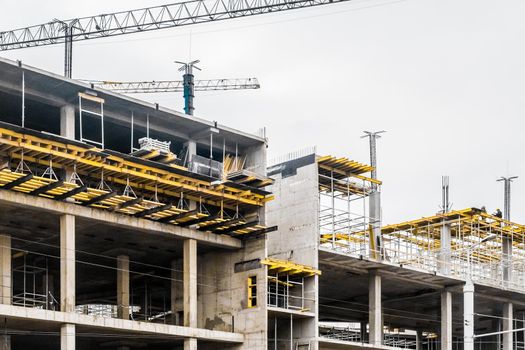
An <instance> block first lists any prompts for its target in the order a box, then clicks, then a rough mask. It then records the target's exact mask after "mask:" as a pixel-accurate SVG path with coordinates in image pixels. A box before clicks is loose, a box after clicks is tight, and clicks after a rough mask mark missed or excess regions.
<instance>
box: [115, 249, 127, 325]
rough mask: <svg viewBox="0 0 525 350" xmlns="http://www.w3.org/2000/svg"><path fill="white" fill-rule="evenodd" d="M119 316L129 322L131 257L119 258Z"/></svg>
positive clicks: (122, 256)
mask: <svg viewBox="0 0 525 350" xmlns="http://www.w3.org/2000/svg"><path fill="white" fill-rule="evenodd" d="M117 305H118V308H117V315H118V318H122V319H125V320H129V256H127V255H119V256H118V257H117Z"/></svg>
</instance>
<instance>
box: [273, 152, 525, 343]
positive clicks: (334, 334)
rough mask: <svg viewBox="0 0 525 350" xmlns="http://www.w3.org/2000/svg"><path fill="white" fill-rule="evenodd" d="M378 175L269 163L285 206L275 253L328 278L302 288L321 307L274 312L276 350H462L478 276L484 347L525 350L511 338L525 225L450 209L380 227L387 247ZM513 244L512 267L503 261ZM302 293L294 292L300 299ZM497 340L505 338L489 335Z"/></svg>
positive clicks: (363, 169) (292, 161) (305, 160)
mask: <svg viewBox="0 0 525 350" xmlns="http://www.w3.org/2000/svg"><path fill="white" fill-rule="evenodd" d="M370 170H371V168H370V167H369V166H367V165H365V164H360V163H357V162H354V161H350V160H348V159H346V158H335V157H326V156H319V155H317V154H316V152H315V149H309V150H304V151H302V152H296V153H293V154H289V155H286V156H283V157H280V158H279V159H276V160H274V161H272V162H271V164H270V167H269V169H268V174H269V175H270V176H271V177H273V178H274V179H275V183H274V184H273V185H272V186H271V187H269V189H270V190H271V191H272V192H273V193H274V194H275V196H276V200H275V201H273V202H271V203H269V204H268V213H267V219H268V224H270V225H273V224H275V225H277V224H278V226H279V230H278V232H277V233H275V234H272V235H269V236H268V256H269V257H270V258H272V257H275V258H279V259H285V260H288V261H290V263H299V264H307V265H309V266H311V267H312V268H313V269H319V270H320V273H321V274H320V275H319V276H312V277H309V278H308V279H309V280H308V279H307V280H306V281H305V284H304V286H305V288H304V293H302V297H303V298H304V299H305V300H307V301H308V302H309V303H310V305H312V306H310V307H307V308H302V309H301V308H297V307H295V306H294V305H291V304H290V303H288V304H287V303H281V305H278V307H272V308H269V310H270V313H269V316H270V317H269V325H268V334H269V339H268V342H269V349H400V348H402V349H425V350H430V349H442V350H448V349H454V350H455V349H464V327H463V326H464V325H463V286H464V285H465V281H466V280H467V279H468V278H471V279H472V280H473V281H474V293H473V298H474V305H475V308H474V309H473V311H472V313H471V315H470V316H469V317H472V320H473V322H471V323H470V324H471V325H472V330H473V335H475V339H474V343H473V345H474V346H475V347H474V348H475V349H500V348H502V349H520V348H522V347H523V340H524V337H523V332H518V333H511V332H509V331H510V330H512V329H513V328H512V327H514V328H523V324H524V322H523V317H524V315H523V312H522V311H521V310H522V308H523V306H525V304H523V293H524V292H525V288H524V287H523V286H524V285H525V284H524V281H525V280H524V278H525V273H524V268H523V266H524V261H523V257H522V255H521V253H522V251H523V246H522V243H525V242H524V233H525V231H524V230H523V229H524V226H522V225H518V224H515V223H511V222H509V221H504V220H502V219H500V218H497V217H494V216H492V215H489V214H487V213H485V212H483V211H481V210H478V209H475V208H470V209H465V210H459V211H450V210H448V209H449V208H447V209H446V210H444V211H443V212H441V213H438V214H437V215H435V216H431V217H428V218H423V219H418V220H414V221H410V222H406V223H401V224H397V225H386V226H382V229H381V236H382V237H381V240H380V241H381V242H382V243H381V247H380V249H378V244H377V243H376V242H377V240H376V239H374V238H372V239H370V237H374V236H375V234H374V223H375V221H376V220H375V216H374V218H370V216H371V215H369V210H370V206H369V205H368V204H369V200H370V198H369V196H370V195H372V194H374V195H376V194H377V195H380V193H381V189H380V187H381V186H380V185H381V184H380V183H375V182H373V181H374V179H373V178H372V177H371V176H367V172H370ZM447 185H448V184H447ZM447 192H448V188H447ZM375 200H377V199H376V198H375V199H374V201H375ZM446 202H448V200H447V201H446ZM409 207H410V205H409V204H407V210H409ZM374 215H375V214H374ZM494 236H495V237H494ZM508 241H511V242H513V248H514V250H513V254H512V256H511V257H512V263H508V255H505V253H503V254H502V253H501V252H502V249H501V245H505V244H507V243H506V242H508ZM518 247H520V248H519V249H520V253H519V254H517V253H516V249H518ZM467 252H469V253H468V254H467ZM503 252H504V251H503ZM467 255H470V258H469V259H467ZM468 261H470V265H469V264H468ZM508 266H511V267H512V268H511V269H512V271H511V273H506V272H505V271H506V270H507V267H508ZM269 275H270V274H269ZM509 276H512V277H511V278H509ZM308 286H310V287H308ZM293 288H296V287H290V288H289V290H287V291H284V294H285V295H286V293H289V295H290V297H291V296H292V294H291V293H292V292H291V290H293ZM270 294H271V290H269V298H271V295H270ZM300 294H301V293H300ZM284 299H286V297H284ZM467 299H468V298H467ZM469 300H470V299H469ZM517 303H518V304H520V305H522V306H520V307H517V306H516V305H517ZM517 308H518V309H520V312H519V314H516V312H515V311H514V313H513V310H516V309H517ZM465 312H467V311H465ZM272 328H274V330H272ZM290 330H292V331H290ZM499 331H506V333H502V334H499V335H495V334H492V335H489V336H483V335H484V334H488V333H493V332H499ZM304 344H308V346H306V345H304ZM465 349H466V348H465Z"/></svg>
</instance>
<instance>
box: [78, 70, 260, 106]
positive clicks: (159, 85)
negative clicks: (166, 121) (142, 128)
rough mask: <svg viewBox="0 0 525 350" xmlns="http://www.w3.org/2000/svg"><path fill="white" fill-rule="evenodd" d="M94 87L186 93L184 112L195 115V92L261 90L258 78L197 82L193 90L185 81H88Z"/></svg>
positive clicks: (138, 91) (126, 91)
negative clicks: (188, 87)
mask: <svg viewBox="0 0 525 350" xmlns="http://www.w3.org/2000/svg"><path fill="white" fill-rule="evenodd" d="M88 82H89V83H91V84H92V85H93V86H96V87H98V88H102V89H105V90H111V91H115V92H119V93H123V94H150V93H162V92H181V91H182V92H184V112H185V113H186V114H189V115H193V111H194V110H195V107H194V105H193V97H194V93H193V92H194V91H219V90H243V89H259V88H260V87H261V85H260V84H259V81H258V80H257V78H242V79H209V80H195V84H194V88H193V90H190V89H187V88H185V85H184V81H183V80H160V81H154V80H152V81H96V80H91V81H88Z"/></svg>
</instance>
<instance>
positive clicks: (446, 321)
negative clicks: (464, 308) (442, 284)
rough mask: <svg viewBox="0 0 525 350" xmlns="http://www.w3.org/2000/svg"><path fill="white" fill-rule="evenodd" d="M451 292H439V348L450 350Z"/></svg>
mask: <svg viewBox="0 0 525 350" xmlns="http://www.w3.org/2000/svg"><path fill="white" fill-rule="evenodd" d="M452 345H453V343H452V293H451V292H449V291H448V290H444V291H442V292H441V350H452Z"/></svg>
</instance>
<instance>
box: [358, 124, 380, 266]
mask: <svg viewBox="0 0 525 350" xmlns="http://www.w3.org/2000/svg"><path fill="white" fill-rule="evenodd" d="M384 132H385V131H384V130H382V131H374V132H371V131H364V133H365V135H363V136H361V138H365V137H368V139H369V142H370V165H371V166H372V167H373V169H372V171H371V173H370V176H371V178H372V179H374V180H377V151H376V141H377V139H378V138H380V137H381V136H380V134H382V133H384ZM371 190H372V191H371V193H370V196H369V203H368V205H369V221H370V225H371V228H372V237H370V238H369V239H370V248H369V249H370V256H371V257H375V258H376V259H381V249H382V242H381V196H380V191H379V186H378V185H377V184H376V183H372V184H371ZM374 247H375V249H374Z"/></svg>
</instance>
